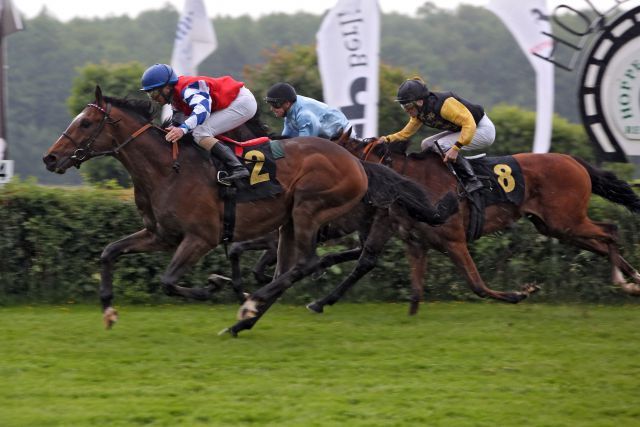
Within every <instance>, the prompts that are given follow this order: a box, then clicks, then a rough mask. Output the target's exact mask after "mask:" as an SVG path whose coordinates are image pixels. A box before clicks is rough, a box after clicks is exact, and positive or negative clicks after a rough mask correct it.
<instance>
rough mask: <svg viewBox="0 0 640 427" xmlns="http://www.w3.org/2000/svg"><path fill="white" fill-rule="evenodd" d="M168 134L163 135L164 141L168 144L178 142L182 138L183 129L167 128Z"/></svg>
mask: <svg viewBox="0 0 640 427" xmlns="http://www.w3.org/2000/svg"><path fill="white" fill-rule="evenodd" d="M167 130H168V132H167V134H166V135H165V137H164V139H166V140H167V141H169V142H178V141H179V140H180V138H182V137H183V136H184V129H182V128H181V127H175V126H169V127H168V128H167Z"/></svg>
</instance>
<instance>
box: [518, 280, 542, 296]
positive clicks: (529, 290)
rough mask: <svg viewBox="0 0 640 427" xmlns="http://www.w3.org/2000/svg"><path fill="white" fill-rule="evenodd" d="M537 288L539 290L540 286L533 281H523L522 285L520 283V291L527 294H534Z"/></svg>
mask: <svg viewBox="0 0 640 427" xmlns="http://www.w3.org/2000/svg"><path fill="white" fill-rule="evenodd" d="M539 290H540V286H538V285H537V284H535V283H525V284H524V285H522V292H523V293H525V294H526V295H527V296H528V295H532V294H535V293H536V292H538V291H539Z"/></svg>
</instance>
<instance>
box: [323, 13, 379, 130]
mask: <svg viewBox="0 0 640 427" xmlns="http://www.w3.org/2000/svg"><path fill="white" fill-rule="evenodd" d="M316 37H317V42H318V44H317V52H318V67H319V69H320V77H321V79H322V90H323V94H324V102H325V103H326V104H328V105H330V106H332V107H338V108H340V109H341V110H342V112H343V113H344V114H345V115H346V116H347V118H348V119H349V121H350V122H351V124H353V126H354V127H355V129H354V130H355V132H356V134H357V135H358V136H360V137H373V136H377V134H378V60H379V55H380V9H379V7H378V2H377V1H376V0H338V3H337V4H336V5H335V6H334V7H333V9H331V10H330V11H329V13H327V16H326V17H325V18H324V21H322V25H321V26H320V30H319V31H318V34H317V35H316Z"/></svg>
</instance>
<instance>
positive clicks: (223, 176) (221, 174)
mask: <svg viewBox="0 0 640 427" xmlns="http://www.w3.org/2000/svg"><path fill="white" fill-rule="evenodd" d="M228 177H229V172H227V171H222V170H221V171H218V174H217V175H216V180H217V181H218V183H219V184H222V185H226V186H227V187H231V185H232V182H231V181H229V180H228V179H227V178H228Z"/></svg>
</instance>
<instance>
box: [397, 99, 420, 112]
mask: <svg viewBox="0 0 640 427" xmlns="http://www.w3.org/2000/svg"><path fill="white" fill-rule="evenodd" d="M400 106H401V107H402V109H403V110H404V111H409V110H411V109H413V108H418V104H416V103H415V101H409V102H405V103H404V104H402V103H401V104H400Z"/></svg>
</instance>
